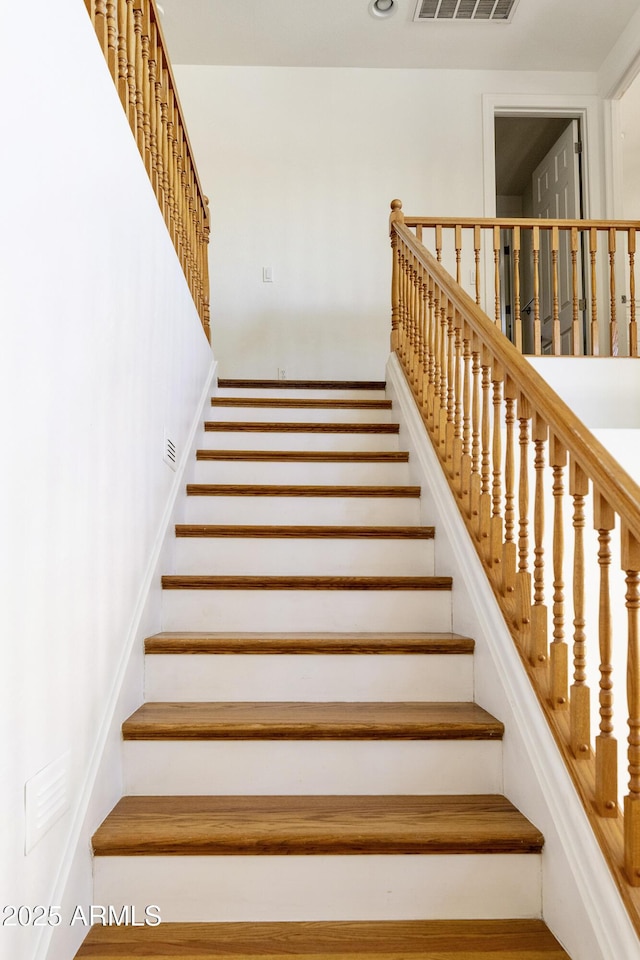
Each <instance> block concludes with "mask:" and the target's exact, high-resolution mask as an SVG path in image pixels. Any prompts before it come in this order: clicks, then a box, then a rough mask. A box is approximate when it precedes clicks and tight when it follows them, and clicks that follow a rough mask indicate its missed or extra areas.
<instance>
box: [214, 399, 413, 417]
mask: <svg viewBox="0 0 640 960" xmlns="http://www.w3.org/2000/svg"><path fill="white" fill-rule="evenodd" d="M281 399H283V400H284V399H285V398H284V397H282V398H281ZM294 399H296V398H295V397H294ZM298 399H302V398H298ZM332 399H333V398H332ZM369 399H371V398H369ZM205 417H206V419H207V420H221V421H224V422H226V423H237V422H238V421H247V422H248V423H255V422H256V421H259V422H260V423H265V422H266V423H391V422H395V421H394V418H393V414H392V411H391V410H385V409H376V408H373V409H370V410H367V409H366V408H354V409H351V408H349V407H334V408H331V407H327V408H322V407H309V408H302V407H207V408H206V409H205Z"/></svg>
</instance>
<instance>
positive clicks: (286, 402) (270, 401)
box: [211, 397, 391, 410]
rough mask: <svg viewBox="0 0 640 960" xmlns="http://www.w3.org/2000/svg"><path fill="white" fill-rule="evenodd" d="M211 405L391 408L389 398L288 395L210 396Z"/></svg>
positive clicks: (351, 408) (280, 407) (285, 408)
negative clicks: (350, 398) (315, 397)
mask: <svg viewBox="0 0 640 960" xmlns="http://www.w3.org/2000/svg"><path fill="white" fill-rule="evenodd" d="M211 406H212V407H267V408H274V407H275V408H276V409H278V410H288V409H291V410H309V409H311V410H391V400H335V399H331V400H326V399H324V400H310V399H309V398H306V397H305V398H302V397H301V398H300V399H298V400H296V399H293V398H288V397H212V398H211Z"/></svg>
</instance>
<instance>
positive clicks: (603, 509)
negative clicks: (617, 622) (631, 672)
mask: <svg viewBox="0 0 640 960" xmlns="http://www.w3.org/2000/svg"><path fill="white" fill-rule="evenodd" d="M615 523H616V520H615V514H614V511H613V510H612V508H611V507H610V505H609V504H608V503H607V501H606V500H605V498H604V497H603V496H602V495H601V494H600V493H598V492H597V491H595V492H594V496H593V525H594V528H595V529H596V530H597V531H598V544H599V549H598V564H599V567H600V591H599V605H598V607H599V609H598V643H599V650H600V685H599V686H600V690H599V698H598V699H599V704H600V725H599V733H598V735H597V737H596V808H597V810H598V813H599V814H600V816H601V817H617V815H618V741H617V739H616V737H614V735H613V678H612V675H613V664H612V662H611V661H612V653H613V643H612V641H613V627H612V623H611V587H610V582H609V568H610V566H611V531H612V530H613V529H614V527H615Z"/></svg>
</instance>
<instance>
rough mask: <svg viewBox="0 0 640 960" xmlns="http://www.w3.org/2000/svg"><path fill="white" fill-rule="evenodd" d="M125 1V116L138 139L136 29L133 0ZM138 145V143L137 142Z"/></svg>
mask: <svg viewBox="0 0 640 960" xmlns="http://www.w3.org/2000/svg"><path fill="white" fill-rule="evenodd" d="M126 2H127V32H126V40H127V47H126V49H127V116H128V117H129V126H130V127H131V130H132V132H133V135H134V137H135V139H136V142H137V141H138V104H137V100H138V94H137V81H136V30H135V17H134V11H133V0H126ZM138 146H139V144H138Z"/></svg>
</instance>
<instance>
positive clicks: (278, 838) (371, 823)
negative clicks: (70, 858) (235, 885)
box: [93, 794, 543, 856]
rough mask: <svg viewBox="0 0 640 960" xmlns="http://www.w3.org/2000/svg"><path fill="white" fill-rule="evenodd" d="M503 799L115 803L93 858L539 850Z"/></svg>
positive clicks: (536, 838) (539, 841)
mask: <svg viewBox="0 0 640 960" xmlns="http://www.w3.org/2000/svg"><path fill="white" fill-rule="evenodd" d="M542 845H543V837H542V834H541V833H540V831H539V830H537V829H536V828H535V827H534V826H533V824H531V823H530V822H529V821H528V820H527V819H526V818H525V817H524V816H523V815H522V814H521V813H520V812H519V811H518V810H516V808H515V807H514V806H513V804H511V803H510V802H509V801H508V800H507V799H506V798H505V797H501V796H498V795H493V794H491V795H475V796H435V797H433V796H356V797H349V796H321V797H317V796H282V797H269V796H267V797H264V796H256V797H242V796H235V797H226V796H225V797H221V796H187V797H171V796H168V797H145V796H142V797H123V799H122V800H120V801H119V803H118V804H117V805H116V806H115V807H114V809H113V810H112V811H111V813H110V814H109V816H108V817H107V818H106V820H105V821H104V822H103V823H102V825H101V826H100V827H99V828H98V830H97V831H96V833H95V834H94V836H93V849H94V853H95V855H96V856H218V855H235V856H245V855H250V856H255V855H258V856H260V855H272V856H273V855H283V854H284V855H314V854H315V855H318V854H328V855H345V854H365V855H369V854H445V853H450V854H458V853H466V854H470V853H507V854H508V853H517V854H521V853H539V852H540V850H541V849H542Z"/></svg>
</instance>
